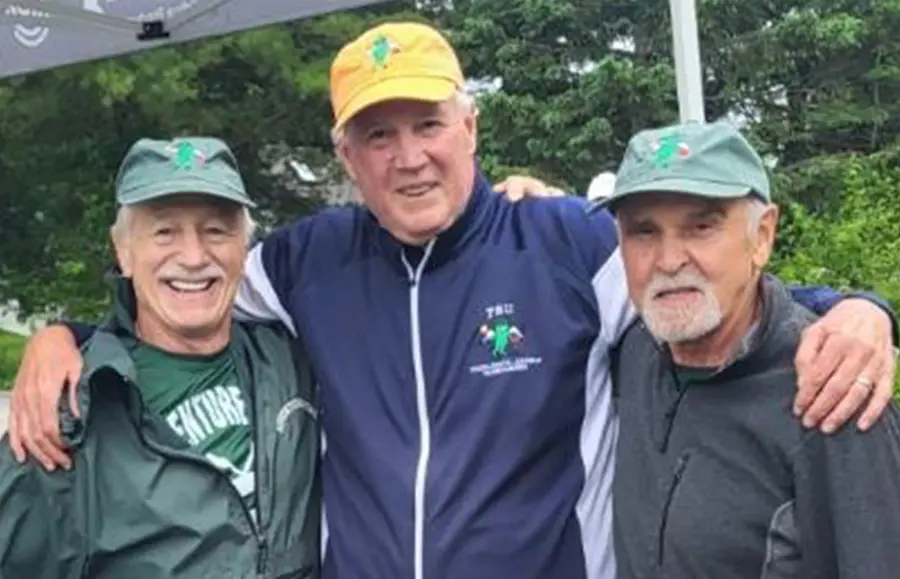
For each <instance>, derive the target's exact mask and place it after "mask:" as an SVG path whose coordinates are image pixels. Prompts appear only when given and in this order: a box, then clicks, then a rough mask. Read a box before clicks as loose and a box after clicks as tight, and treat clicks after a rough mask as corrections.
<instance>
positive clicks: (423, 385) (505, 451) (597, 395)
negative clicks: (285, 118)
mask: <svg viewBox="0 0 900 579" xmlns="http://www.w3.org/2000/svg"><path fill="white" fill-rule="evenodd" d="M795 299H797V300H798V301H800V302H801V303H803V304H805V305H807V306H808V307H810V308H812V309H814V310H815V311H817V312H818V313H823V312H825V311H827V309H828V308H829V307H830V306H831V305H833V304H834V303H835V302H836V301H837V300H838V299H840V296H839V295H838V294H837V293H835V292H833V291H831V290H829V289H827V288H805V289H802V290H797V291H796V293H795ZM237 311H238V313H239V314H241V315H243V316H245V317H252V318H258V319H272V318H277V319H280V320H282V321H283V322H284V323H285V324H286V325H288V326H289V327H290V328H291V329H293V330H294V331H295V332H299V333H300V334H301V335H302V337H303V340H304V342H305V344H306V345H307V347H308V349H309V356H310V359H311V360H312V363H313V366H314V368H315V371H316V374H317V377H318V380H319V383H320V389H321V392H320V402H321V407H322V410H321V412H322V414H321V420H322V424H323V427H324V434H325V441H324V443H325V444H324V447H325V449H326V450H325V455H324V459H323V464H322V468H323V491H324V496H325V514H326V519H327V527H326V529H325V531H326V533H323V534H325V535H327V549H326V554H325V561H324V567H323V577H324V578H325V579H460V578H465V579H497V578H504V579H505V578H515V579H548V578H553V579H557V578H559V579H613V578H614V577H615V559H614V556H613V542H612V502H611V491H612V477H613V467H614V464H613V453H614V448H615V438H616V433H617V428H618V424H617V422H616V416H615V413H614V409H613V406H612V403H611V388H610V377H609V352H610V350H611V348H612V346H613V345H614V344H615V343H616V342H617V341H618V340H619V337H620V334H621V333H622V332H623V331H624V329H625V328H626V327H627V326H628V325H629V323H630V322H631V320H632V319H633V316H634V314H633V310H632V309H631V307H630V304H629V301H628V297H627V292H626V285H625V277H624V271H623V267H622V261H621V257H620V255H619V252H618V249H617V242H616V231H615V225H614V222H613V220H612V217H611V216H610V214H609V213H607V212H605V211H603V212H588V211H586V205H585V203H584V202H583V201H582V200H580V199H577V198H554V199H526V200H524V201H520V202H518V203H511V202H509V201H508V200H507V199H506V198H505V197H504V196H501V195H498V194H495V193H493V192H492V187H491V185H490V183H488V182H487V181H486V180H485V179H484V178H483V177H482V176H480V175H479V176H478V177H477V179H476V183H475V186H474V189H473V193H472V197H471V200H470V201H469V203H468V205H467V207H466V209H465V210H464V212H463V214H462V215H461V216H460V218H459V219H458V221H457V222H456V223H455V224H454V225H453V226H452V227H451V228H450V229H449V230H448V231H446V232H445V233H443V234H441V235H440V236H438V238H437V239H436V240H435V241H433V242H431V243H429V244H428V245H427V246H426V247H424V248H410V247H404V246H403V245H401V244H400V243H398V242H397V241H395V240H394V239H393V238H392V237H391V236H390V235H389V234H388V233H387V232H386V231H385V230H383V229H381V228H380V227H379V226H378V224H377V222H376V221H375V219H374V218H373V216H372V215H371V214H370V213H369V212H367V211H366V210H365V209H363V208H342V209H335V210H329V211H324V212H322V213H319V214H317V215H314V216H312V217H307V218H303V219H299V220H297V221H295V222H293V223H291V224H290V225H287V226H285V227H283V228H281V229H278V230H276V231H275V232H273V233H271V234H270V235H268V236H267V237H266V238H265V239H264V240H263V241H262V243H261V244H258V245H257V246H256V247H255V248H254V249H253V250H252V251H251V253H250V256H249V258H248V261H247V266H246V280H245V284H244V285H243V287H242V288H241V290H240V292H239V296H238V300H237ZM637 363H640V361H638V362H637ZM273 426H274V425H273ZM298 524H299V523H298Z"/></svg>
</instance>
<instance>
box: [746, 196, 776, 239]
mask: <svg viewBox="0 0 900 579" xmlns="http://www.w3.org/2000/svg"><path fill="white" fill-rule="evenodd" d="M771 206H772V204H771V203H769V202H767V201H764V200H762V199H760V198H759V197H757V196H756V195H751V196H750V197H748V198H747V235H749V236H750V237H755V236H756V234H757V233H759V225H760V223H762V218H763V215H765V214H766V211H767V210H768V209H769V208H770V207H771Z"/></svg>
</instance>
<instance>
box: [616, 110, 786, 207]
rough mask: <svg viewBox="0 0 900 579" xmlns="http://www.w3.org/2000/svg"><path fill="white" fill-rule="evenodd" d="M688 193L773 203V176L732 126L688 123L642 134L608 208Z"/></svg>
mask: <svg viewBox="0 0 900 579" xmlns="http://www.w3.org/2000/svg"><path fill="white" fill-rule="evenodd" d="M651 192H668V193H683V194H686V195H694V196H698V197H709V198H714V199H736V198H739V197H745V196H747V195H756V196H757V197H759V198H761V199H763V200H765V201H769V200H770V198H771V191H770V186H769V176H768V173H767V172H766V167H765V165H764V164H763V161H762V159H761V158H760V156H759V154H758V153H757V152H756V150H755V149H754V148H753V146H752V145H750V143H749V142H748V141H747V139H745V138H744V137H743V135H741V133H740V132H739V131H738V130H737V129H736V128H735V127H733V126H732V125H731V124H730V123H728V122H726V121H718V122H715V123H687V124H682V125H673V126H669V127H663V128H661V129H649V130H645V131H641V132H640V133H638V134H636V135H635V136H634V137H632V138H631V140H630V141H629V142H628V148H627V149H626V151H625V156H624V158H623V159H622V164H621V165H620V166H619V171H618V173H617V175H616V184H615V188H614V189H613V193H612V195H610V196H609V197H608V198H607V199H605V200H604V205H610V204H612V205H614V204H615V203H616V202H617V201H620V200H621V199H622V198H624V197H627V196H630V195H635V194H638V193H651Z"/></svg>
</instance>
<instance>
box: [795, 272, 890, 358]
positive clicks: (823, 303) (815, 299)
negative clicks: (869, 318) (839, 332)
mask: <svg viewBox="0 0 900 579" xmlns="http://www.w3.org/2000/svg"><path fill="white" fill-rule="evenodd" d="M788 290H789V291H790V292H791V297H793V298H794V301H795V302H797V303H798V304H800V305H802V306H804V307H806V308H807V309H809V310H811V311H812V312H814V313H815V314H817V315H819V316H824V315H825V314H827V313H828V310H830V309H831V308H833V307H834V306H836V305H837V304H838V302H840V301H841V300H845V299H851V298H859V299H864V300H868V301H870V302H872V303H873V304H875V305H876V306H878V307H879V308H881V309H882V310H883V311H884V313H886V314H887V315H888V317H890V318H891V329H892V334H893V340H894V345H895V346H897V345H900V324H898V321H897V316H896V314H895V313H894V310H893V308H891V305H890V303H888V301H887V300H885V299H884V298H882V297H880V296H878V295H876V294H873V293H870V292H851V293H847V294H842V293H840V292H839V291H837V290H835V289H832V288H830V287H827V286H792V287H789V288H788Z"/></svg>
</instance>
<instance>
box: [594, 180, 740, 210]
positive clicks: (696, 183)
mask: <svg viewBox="0 0 900 579" xmlns="http://www.w3.org/2000/svg"><path fill="white" fill-rule="evenodd" d="M642 193H643V194H646V193H679V194H682V195H689V196H691V197H704V198H706V199H739V198H741V197H746V196H747V195H748V194H750V193H753V190H752V189H750V188H748V187H747V186H746V185H737V184H734V183H719V182H715V181H701V180H697V179H684V178H669V179H659V180H656V181H648V182H646V183H640V184H637V185H634V186H632V187H628V186H625V187H621V188H620V187H618V184H617V187H616V191H615V192H614V193H613V194H612V195H611V196H609V197H607V198H605V199H602V200H600V201H599V202H598V205H599V206H600V207H607V208H609V209H613V207H612V206H613V205H615V204H617V203H618V202H619V201H621V200H622V199H625V198H628V197H632V196H635V195H639V194H642Z"/></svg>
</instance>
